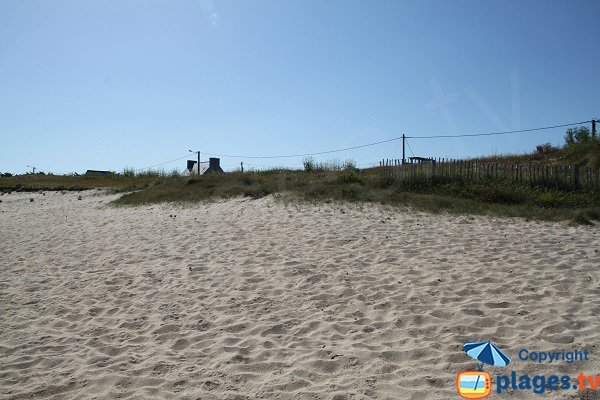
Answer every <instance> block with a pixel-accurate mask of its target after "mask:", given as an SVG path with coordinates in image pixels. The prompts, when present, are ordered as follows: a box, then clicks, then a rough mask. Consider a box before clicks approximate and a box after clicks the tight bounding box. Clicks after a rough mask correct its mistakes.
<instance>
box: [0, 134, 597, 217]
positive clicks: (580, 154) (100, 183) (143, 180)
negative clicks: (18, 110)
mask: <svg viewBox="0 0 600 400" xmlns="http://www.w3.org/2000/svg"><path fill="white" fill-rule="evenodd" d="M540 147H541V150H540V149H538V151H537V152H535V153H532V154H526V155H521V156H503V157H498V158H495V159H494V158H492V159H494V160H498V161H505V162H511V161H515V162H538V163H543V164H546V165H552V164H555V163H563V164H574V163H578V164H581V165H588V166H591V167H600V142H599V141H597V140H595V141H591V142H588V143H579V144H574V145H570V146H567V147H564V148H553V147H551V146H546V145H544V146H540ZM486 160H490V158H486ZM307 163H308V165H307ZM332 165H333V167H331V166H329V164H317V163H314V162H313V161H312V160H305V169H306V171H297V170H285V169H281V170H270V171H263V172H247V173H240V172H234V173H228V174H216V175H203V176H200V177H196V176H194V177H181V176H179V175H178V174H177V173H172V174H166V173H157V172H146V173H143V174H137V175H136V174H135V173H134V172H132V171H129V172H128V171H126V173H124V174H121V175H119V174H113V175H108V176H85V175H82V176H58V175H43V174H37V175H20V176H14V177H1V178H0V191H2V192H10V191H14V190H18V191H34V190H83V189H93V188H110V189H111V190H112V191H113V192H127V193H126V194H124V195H123V196H122V197H121V198H119V199H117V200H116V201H115V203H116V204H118V205H139V204H148V203H157V202H198V201H207V200H210V199H215V198H228V197H234V196H247V197H251V198H260V197H263V196H266V195H269V194H277V193H285V194H287V195H291V196H293V197H295V198H297V199H299V200H304V201H332V200H335V201H338V200H339V201H355V202H377V203H382V204H391V205H406V206H411V207H414V208H417V209H422V210H427V211H432V212H441V211H447V212H453V213H467V214H468V213H477V214H492V215H503V216H520V217H526V218H535V219H544V220H567V219H568V220H573V221H577V222H579V223H589V222H590V221H592V220H600V193H599V192H598V191H591V190H583V189H579V190H572V189H570V188H567V187H555V188H550V187H544V186H543V185H536V184H535V183H531V184H525V183H514V182H506V181H502V180H494V179H487V180H485V181H482V182H473V181H467V180H461V179H460V178H459V179H457V178H448V177H435V178H433V179H431V178H429V179H426V178H411V179H406V180H400V179H399V178H393V177H389V176H384V175H382V174H381V171H380V170H379V169H378V168H372V169H367V170H362V171H361V170H358V169H356V168H355V167H354V164H353V163H349V162H346V163H345V164H341V163H338V164H332ZM328 169H329V170H328Z"/></svg>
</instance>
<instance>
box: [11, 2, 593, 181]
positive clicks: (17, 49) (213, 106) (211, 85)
mask: <svg viewBox="0 0 600 400" xmlns="http://www.w3.org/2000/svg"><path fill="white" fill-rule="evenodd" d="M599 22H600V2H598V1H578V0H574V1H534V0H503V1H491V0H485V1H484V0H481V1H475V0H469V1H466V0H452V1H450V0H436V1H430V0H414V1H401V0H396V1H383V0H381V1H379V0H376V1H351V0H343V1H335V0H327V1H322V0H314V1H313V0H310V1H309V0H297V1H292V0H286V1H282V0H273V1H258V0H257V1H254V0H237V1H233V0H232V1H219V0H214V1H211V0H87V1H81V0H52V1H48V0H19V1H14V0H0V143H1V145H0V171H10V172H24V171H26V170H28V168H27V165H35V166H37V167H38V168H41V169H43V170H46V171H52V172H55V173H67V172H82V171H85V170H86V169H111V170H116V171H121V170H122V169H123V168H124V167H135V168H142V167H146V166H149V165H153V164H158V163H161V162H164V161H168V160H171V159H175V158H178V157H182V156H185V154H186V153H187V151H188V149H193V150H196V149H200V150H201V151H202V152H203V153H219V154H234V155H237V154H240V155H249V156H253V155H283V154H297V153H309V152H318V151H323V150H330V149H336V148H345V147H350V146H355V145H361V144H365V143H370V142H376V141H380V140H386V139H389V138H394V137H398V136H401V135H402V134H403V133H405V134H407V135H410V136H419V135H432V134H461V133H477V132H489V131H498V130H512V129H519V128H534V127H538V126H548V125H556V124H562V123H569V122H576V121H585V120H590V119H592V118H599V117H600V104H599V100H598V99H599V97H598V88H599V87H600V74H598V73H597V70H598V65H599V63H598V61H599V59H600V51H599V50H598V46H597V39H598V37H599V36H598V26H599ZM564 130H565V129H564V128H562V129H556V130H551V131H544V132H537V133H529V134H516V135H505V136H498V137H483V138H462V139H444V140H424V139H421V140H419V139H411V140H410V141H409V144H410V147H411V149H412V151H413V152H414V153H415V154H416V155H420V156H434V157H468V156H479V155H485V154H491V153H520V152H524V151H529V150H532V149H533V148H534V146H535V145H536V144H539V143H543V142H552V143H554V144H560V143H562V137H563V134H564ZM400 148H401V146H400V143H399V142H395V143H394V142H392V143H387V144H383V145H379V146H374V147H370V148H365V149H360V150H354V151H348V152H343V153H338V154H333V155H325V156H318V157H315V158H316V159H317V160H328V159H332V158H337V159H342V160H343V159H347V158H351V159H354V160H355V161H357V162H358V164H359V165H368V164H370V163H377V162H378V160H379V159H382V158H399V157H401V153H400ZM407 152H409V150H408V148H407ZM408 155H411V154H410V153H409V154H408ZM206 157H207V156H206V155H203V158H206ZM190 158H191V159H193V156H192V157H190ZM240 161H244V162H245V163H246V165H249V164H254V165H261V166H262V165H265V166H271V165H281V166H290V167H299V166H301V164H302V158H301V157H299V158H283V159H249V158H242V159H239V158H228V157H222V161H221V164H222V165H224V166H231V167H235V166H238V165H239V162H240ZM184 166H185V160H184V159H183V160H180V161H178V162H175V163H171V164H166V165H164V166H163V167H164V168H165V169H171V168H179V169H183V168H184Z"/></svg>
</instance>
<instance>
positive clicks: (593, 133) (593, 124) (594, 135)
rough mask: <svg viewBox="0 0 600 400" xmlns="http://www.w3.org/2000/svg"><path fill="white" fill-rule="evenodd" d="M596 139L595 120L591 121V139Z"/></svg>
mask: <svg viewBox="0 0 600 400" xmlns="http://www.w3.org/2000/svg"><path fill="white" fill-rule="evenodd" d="M595 137H596V120H595V119H593V120H592V138H595Z"/></svg>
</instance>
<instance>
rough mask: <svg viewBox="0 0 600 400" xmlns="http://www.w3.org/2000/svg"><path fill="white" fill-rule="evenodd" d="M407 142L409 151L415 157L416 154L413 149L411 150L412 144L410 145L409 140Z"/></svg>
mask: <svg viewBox="0 0 600 400" xmlns="http://www.w3.org/2000/svg"><path fill="white" fill-rule="evenodd" d="M405 141H406V145H407V146H408V149H409V150H410V154H412V155H413V157H414V156H415V153H413V151H412V149H411V148H410V143H408V140H405Z"/></svg>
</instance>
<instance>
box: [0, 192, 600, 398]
mask: <svg viewBox="0 0 600 400" xmlns="http://www.w3.org/2000/svg"><path fill="white" fill-rule="evenodd" d="M78 196H82V199H81V200H78ZM30 198H33V199H34V201H33V202H30V200H29V199H30ZM114 198H115V196H108V195H104V194H102V193H101V192H98V191H88V192H82V193H66V194H61V193H45V194H44V195H42V194H41V193H35V194H14V193H13V194H10V195H4V196H2V197H1V199H2V203H0V248H1V251H0V271H1V272H2V273H1V275H0V399H25V398H27V399H29V398H52V399H114V398H121V399H167V398H178V399H335V400H342V399H450V398H458V396H457V394H456V390H455V377H456V374H457V373H458V372H460V371H463V370H466V369H473V368H474V367H475V362H474V361H473V360H471V359H470V358H469V357H468V356H467V355H465V353H464V352H463V351H462V344H463V343H464V342H466V341H480V340H492V341H494V343H496V344H497V345H498V346H500V347H501V348H502V349H503V350H504V351H506V352H507V353H508V354H509V355H510V356H511V357H513V363H512V364H511V365H510V371H518V373H519V374H525V373H528V374H536V373H537V374H559V373H560V374H572V375H573V376H575V375H577V373H579V371H584V372H589V373H594V374H596V373H598V374H600V352H599V351H598V350H597V345H598V344H599V343H598V339H599V338H600V329H599V328H600V322H599V321H600V320H599V315H600V296H599V294H600V287H599V282H600V274H599V272H598V266H599V265H600V254H599V253H598V251H600V233H598V228H597V227H584V226H569V225H567V224H564V223H545V222H527V221H523V220H521V219H500V218H491V217H469V216H448V215H431V214H425V213H421V212H415V211H410V210H398V209H392V208H385V207H380V206H374V205H364V206H361V205H348V204H346V205H340V204H321V205H309V204H297V203H286V202H285V201H282V200H277V199H273V198H271V197H268V198H263V199H260V200H249V199H233V200H227V201H220V202H216V203H211V204H198V205H191V206H178V205H152V206H144V207H137V208H116V207H113V206H110V205H108V203H109V202H110V201H111V200H112V199H114ZM583 347H587V348H588V349H590V350H591V352H592V354H591V360H590V361H587V362H576V363H573V364H566V363H561V364H558V365H547V364H541V365H539V364H536V363H532V362H524V361H520V360H518V359H517V354H516V353H517V352H518V351H519V349H521V348H530V349H535V350H545V351H549V350H559V349H566V350H569V349H573V348H583ZM596 353H598V354H596ZM486 370H487V371H489V372H492V373H493V374H494V373H503V371H504V370H506V369H504V370H503V369H501V368H494V367H490V368H486ZM502 397H510V398H515V399H531V398H579V397H578V394H577V392H575V391H562V392H561V391H558V392H552V391H547V392H546V393H545V394H544V395H533V394H531V392H523V391H509V392H507V393H506V396H504V395H503V396H498V395H496V394H492V396H491V397H490V398H502ZM594 398H596V397H594Z"/></svg>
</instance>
